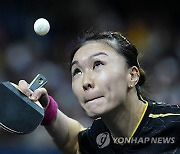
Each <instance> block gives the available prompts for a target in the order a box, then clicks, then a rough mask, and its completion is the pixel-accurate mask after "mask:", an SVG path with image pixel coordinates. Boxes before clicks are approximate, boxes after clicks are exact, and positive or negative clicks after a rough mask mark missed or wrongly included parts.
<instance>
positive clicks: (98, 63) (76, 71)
mask: <svg viewBox="0 0 180 154" xmlns="http://www.w3.org/2000/svg"><path fill="white" fill-rule="evenodd" d="M99 65H104V64H103V63H102V62H101V61H99V60H98V61H95V62H94V64H93V69H95V67H98V66H99ZM80 72H81V71H80V69H78V68H76V69H74V71H73V73H72V76H73V77H74V76H75V75H77V74H78V73H80Z"/></svg>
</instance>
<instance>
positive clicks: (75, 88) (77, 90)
mask: <svg viewBox="0 0 180 154" xmlns="http://www.w3.org/2000/svg"><path fill="white" fill-rule="evenodd" d="M72 90H73V92H74V94H75V96H76V97H77V98H78V96H80V85H79V84H78V82H77V81H76V82H75V81H73V82H72ZM78 99H79V98H78Z"/></svg>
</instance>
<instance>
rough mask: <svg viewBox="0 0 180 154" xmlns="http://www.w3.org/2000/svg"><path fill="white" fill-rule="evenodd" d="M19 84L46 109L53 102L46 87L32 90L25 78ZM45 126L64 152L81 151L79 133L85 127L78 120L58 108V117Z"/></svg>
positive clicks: (23, 90) (20, 87) (69, 153)
mask: <svg viewBox="0 0 180 154" xmlns="http://www.w3.org/2000/svg"><path fill="white" fill-rule="evenodd" d="M18 86H19V89H20V90H21V91H22V92H23V93H24V94H25V95H27V96H28V97H29V98H30V99H32V100H33V101H37V100H39V101H40V103H41V105H42V106H43V107H44V108H45V110H46V109H47V107H48V106H49V104H50V103H52V102H49V99H48V93H47V90H46V89H45V88H38V89H36V90H35V91H34V92H32V91H30V90H29V88H28V84H27V82H26V81H24V80H20V81H19V85H18ZM54 103H55V102H54ZM56 111H57V110H56ZM45 128H46V130H47V131H48V133H49V134H50V135H51V137H52V138H53V140H54V142H55V143H56V145H57V146H58V147H59V148H60V149H61V150H62V151H63V152H64V153H68V154H71V153H72V154H74V153H79V145H78V133H79V132H80V131H81V130H83V129H84V127H83V126H82V125H81V124H80V123H79V122H78V121H76V120H74V119H71V118H69V117H68V116H66V115H65V114H64V113H62V112H61V111H60V110H58V111H57V115H56V117H55V118H54V119H53V121H51V122H50V123H49V124H48V125H46V126H45Z"/></svg>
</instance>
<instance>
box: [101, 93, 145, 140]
mask: <svg viewBox="0 0 180 154" xmlns="http://www.w3.org/2000/svg"><path fill="white" fill-rule="evenodd" d="M129 96H131V97H127V99H126V101H125V102H123V103H122V105H120V106H119V107H117V108H115V109H114V110H113V111H111V112H110V113H107V114H106V115H104V116H103V117H102V120H103V121H104V122H105V124H106V126H107V127H108V128H109V129H110V131H111V132H112V134H113V135H114V136H116V137H120V136H123V137H131V136H132V133H133V131H134V129H135V128H136V126H137V124H138V122H139V120H140V118H141V116H142V114H143V111H144V109H145V107H146V105H145V104H144V103H143V102H142V101H140V100H139V99H138V96H137V95H136V93H133V95H132V94H131V95H129Z"/></svg>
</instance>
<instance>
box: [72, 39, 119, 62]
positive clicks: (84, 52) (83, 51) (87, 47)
mask: <svg viewBox="0 0 180 154" xmlns="http://www.w3.org/2000/svg"><path fill="white" fill-rule="evenodd" d="M99 52H104V53H107V54H108V55H109V56H110V55H112V56H113V55H114V56H117V55H119V54H118V52H117V51H116V50H115V49H114V48H112V47H111V46H110V45H108V44H107V43H105V42H102V41H88V42H86V43H85V44H84V45H83V46H82V47H80V48H79V49H78V50H77V51H76V53H75V54H74V57H73V61H74V60H83V59H85V58H87V57H90V56H91V55H93V54H96V53H99ZM119 56H120V55H119Z"/></svg>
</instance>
